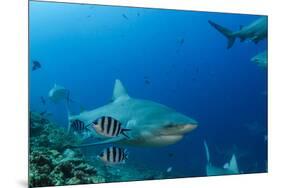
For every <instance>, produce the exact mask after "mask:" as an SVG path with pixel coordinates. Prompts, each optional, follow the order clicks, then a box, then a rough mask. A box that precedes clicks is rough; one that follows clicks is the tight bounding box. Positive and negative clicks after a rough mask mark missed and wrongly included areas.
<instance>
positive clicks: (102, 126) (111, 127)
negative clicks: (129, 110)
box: [92, 116, 131, 138]
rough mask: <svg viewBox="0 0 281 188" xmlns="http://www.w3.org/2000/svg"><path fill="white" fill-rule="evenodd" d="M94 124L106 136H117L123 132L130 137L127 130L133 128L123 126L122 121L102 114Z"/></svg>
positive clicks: (97, 130) (96, 129)
mask: <svg viewBox="0 0 281 188" xmlns="http://www.w3.org/2000/svg"><path fill="white" fill-rule="evenodd" d="M92 126H93V128H94V129H95V131H96V132H97V133H98V134H100V135H103V136H105V137H117V136H119V135H120V134H122V135H124V136H125V137H127V138H129V136H128V135H126V134H125V131H130V130H131V129H124V128H122V126H121V122H120V121H118V120H116V119H114V118H113V117H110V116H102V117H100V118H98V119H96V120H95V121H94V122H93V125H92Z"/></svg>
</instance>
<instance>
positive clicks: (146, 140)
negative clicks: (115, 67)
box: [69, 80, 198, 147]
mask: <svg viewBox="0 0 281 188" xmlns="http://www.w3.org/2000/svg"><path fill="white" fill-rule="evenodd" d="M112 100H113V102H111V103H109V104H107V105H105V106H102V107H100V108H97V109H94V110H91V111H85V112H82V113H80V114H79V115H74V116H69V124H70V122H71V121H72V120H75V119H79V120H81V121H83V122H84V123H85V124H91V122H92V121H94V120H95V119H97V118H99V117H101V116H111V117H113V118H115V119H117V120H118V121H120V122H121V123H122V127H123V128H126V129H131V130H130V131H128V132H126V134H127V135H128V136H129V138H126V137H124V136H123V135H120V136H118V137H116V138H109V139H108V138H107V139H105V138H104V137H102V136H100V135H98V134H97V133H96V132H95V131H94V129H93V128H91V127H90V128H89V129H90V131H91V132H92V135H93V136H94V137H96V138H98V137H99V138H101V139H102V138H104V139H103V141H99V142H96V143H90V144H84V145H80V146H77V147H86V146H93V145H98V144H107V143H117V144H121V145H131V146H139V147H161V146H167V145H171V144H175V143H177V142H178V141H180V140H181V139H182V138H183V137H184V135H185V134H186V133H189V132H191V131H192V130H194V129H195V128H196V127H197V126H198V124H197V122H196V121H195V120H193V119H191V118H189V117H187V116H185V115H183V114H181V113H178V112H176V111H175V110H173V109H171V108H169V107H167V106H164V105H162V104H159V103H156V102H152V101H148V100H141V99H135V98H132V97H130V96H129V95H128V94H127V92H126V90H125V88H124V87H123V85H122V83H121V81H120V80H116V81H115V86H114V91H113V98H112Z"/></svg>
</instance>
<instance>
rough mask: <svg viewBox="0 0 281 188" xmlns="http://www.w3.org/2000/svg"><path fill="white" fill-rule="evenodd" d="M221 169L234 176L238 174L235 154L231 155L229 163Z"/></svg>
mask: <svg viewBox="0 0 281 188" xmlns="http://www.w3.org/2000/svg"><path fill="white" fill-rule="evenodd" d="M223 168H224V169H227V170H229V171H231V172H233V173H234V174H238V173H239V169H238V165H237V160H236V156H235V154H233V155H232V157H231V159H230V161H229V163H225V165H224V166H223Z"/></svg>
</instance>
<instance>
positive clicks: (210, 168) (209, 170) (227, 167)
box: [204, 141, 239, 176]
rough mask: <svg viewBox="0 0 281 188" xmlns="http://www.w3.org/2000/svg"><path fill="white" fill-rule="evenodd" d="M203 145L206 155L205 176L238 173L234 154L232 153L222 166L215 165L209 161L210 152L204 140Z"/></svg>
mask: <svg viewBox="0 0 281 188" xmlns="http://www.w3.org/2000/svg"><path fill="white" fill-rule="evenodd" d="M204 147H205V152H206V157H207V165H206V175H207V176H217V175H230V174H239V169H238V165H237V161H236V157H235V154H233V155H232V157H231V159H230V161H229V162H228V163H225V164H224V166H223V167H222V168H221V167H216V166H214V165H212V164H211V162H210V153H209V148H208V145H207V142H206V141H204Z"/></svg>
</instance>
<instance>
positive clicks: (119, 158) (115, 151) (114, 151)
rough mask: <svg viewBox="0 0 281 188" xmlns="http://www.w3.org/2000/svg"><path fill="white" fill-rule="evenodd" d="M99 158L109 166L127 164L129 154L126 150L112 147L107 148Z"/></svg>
mask: <svg viewBox="0 0 281 188" xmlns="http://www.w3.org/2000/svg"><path fill="white" fill-rule="evenodd" d="M98 157H99V158H100V159H101V160H102V161H103V162H105V163H108V164H118V163H125V161H126V160H127V159H128V152H127V150H126V149H123V148H118V147H115V146H111V147H108V148H105V149H104V150H103V151H102V152H101V154H99V156H98Z"/></svg>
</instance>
